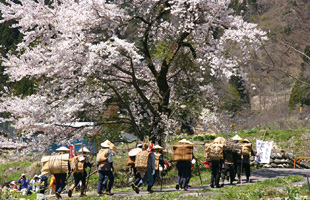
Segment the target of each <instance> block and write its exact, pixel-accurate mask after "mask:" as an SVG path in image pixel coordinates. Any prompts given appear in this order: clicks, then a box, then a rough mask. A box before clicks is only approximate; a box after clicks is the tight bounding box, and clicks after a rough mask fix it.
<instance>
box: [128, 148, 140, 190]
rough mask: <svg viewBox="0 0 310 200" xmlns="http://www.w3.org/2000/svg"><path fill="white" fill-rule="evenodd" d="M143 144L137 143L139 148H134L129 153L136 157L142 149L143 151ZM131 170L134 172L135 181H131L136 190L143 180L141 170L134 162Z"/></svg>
mask: <svg viewBox="0 0 310 200" xmlns="http://www.w3.org/2000/svg"><path fill="white" fill-rule="evenodd" d="M142 146H143V145H142V143H140V144H137V148H135V149H132V150H131V151H130V152H128V155H129V154H130V155H129V156H134V157H135V156H136V155H137V154H138V153H139V152H140V151H142ZM130 171H131V173H133V174H134V181H133V183H131V187H132V189H133V190H134V191H135V188H136V187H137V185H138V184H139V182H140V181H141V179H142V177H141V175H140V172H139V171H138V170H137V168H136V167H135V164H134V163H133V164H132V165H131V168H130Z"/></svg>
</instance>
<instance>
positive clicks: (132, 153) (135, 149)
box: [128, 148, 142, 156]
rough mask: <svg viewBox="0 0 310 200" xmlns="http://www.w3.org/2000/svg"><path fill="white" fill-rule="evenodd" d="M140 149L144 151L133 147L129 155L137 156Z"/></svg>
mask: <svg viewBox="0 0 310 200" xmlns="http://www.w3.org/2000/svg"><path fill="white" fill-rule="evenodd" d="M140 151H142V149H141V148H134V149H131V150H130V151H129V152H128V156H136V155H137V154H138V153H139V152H140Z"/></svg>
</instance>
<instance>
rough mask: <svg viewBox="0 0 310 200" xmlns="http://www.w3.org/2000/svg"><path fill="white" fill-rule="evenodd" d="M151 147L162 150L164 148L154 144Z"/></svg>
mask: <svg viewBox="0 0 310 200" xmlns="http://www.w3.org/2000/svg"><path fill="white" fill-rule="evenodd" d="M153 149H159V150H163V149H164V147H161V146H159V145H155V146H154V147H153Z"/></svg>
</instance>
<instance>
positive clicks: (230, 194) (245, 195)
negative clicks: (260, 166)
mask: <svg viewBox="0 0 310 200" xmlns="http://www.w3.org/2000/svg"><path fill="white" fill-rule="evenodd" d="M301 180H303V177H302V176H296V175H292V176H288V177H284V178H275V179H267V180H264V181H262V182H258V183H255V184H250V185H245V186H239V187H238V188H236V187H235V186H229V187H224V188H221V189H219V190H218V195H217V196H216V199H223V200H228V199H245V200H247V199H253V200H255V199H266V198H272V197H276V196H277V195H278V194H279V192H277V190H275V189H274V188H275V187H280V186H284V185H290V184H292V183H293V182H297V181H301ZM203 191H204V192H209V191H210V190H209V189H206V190H203Z"/></svg>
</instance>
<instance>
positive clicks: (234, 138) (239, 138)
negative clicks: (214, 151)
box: [231, 135, 242, 141]
mask: <svg viewBox="0 0 310 200" xmlns="http://www.w3.org/2000/svg"><path fill="white" fill-rule="evenodd" d="M231 139H232V140H238V141H240V140H242V138H241V137H240V136H239V135H235V136H234V137H232V138H231Z"/></svg>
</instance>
